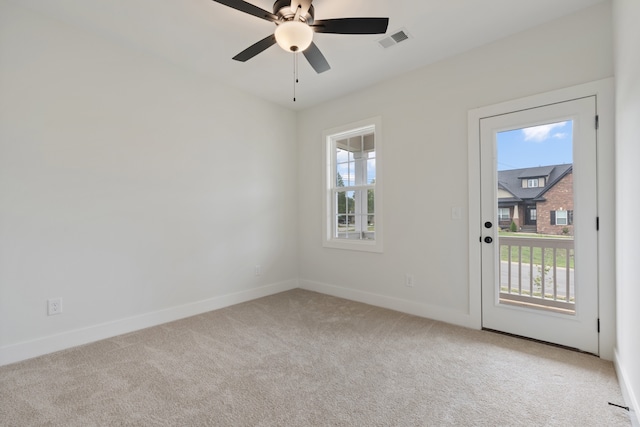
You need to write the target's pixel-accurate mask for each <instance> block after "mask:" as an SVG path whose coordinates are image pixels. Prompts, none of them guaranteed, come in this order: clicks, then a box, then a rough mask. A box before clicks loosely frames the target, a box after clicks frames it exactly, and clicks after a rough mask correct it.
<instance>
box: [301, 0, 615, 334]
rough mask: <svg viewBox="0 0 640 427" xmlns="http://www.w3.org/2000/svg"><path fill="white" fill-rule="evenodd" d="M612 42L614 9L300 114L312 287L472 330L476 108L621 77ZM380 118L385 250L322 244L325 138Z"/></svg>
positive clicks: (307, 277) (307, 276)
mask: <svg viewBox="0 0 640 427" xmlns="http://www.w3.org/2000/svg"><path fill="white" fill-rule="evenodd" d="M611 43H612V28H611V4H610V3H609V2H605V3H601V4H599V5H597V6H595V7H592V8H590V9H587V10H585V11H583V12H580V13H578V14H576V15H572V16H569V17H566V18H563V19H561V20H558V21H555V22H552V23H549V24H547V25H544V26H541V27H538V28H535V29H532V30H530V31H526V32H523V33H521V34H518V35H515V36H512V37H509V38H506V39H503V40H501V41H498V42H496V43H493V44H490V45H487V46H484V47H481V48H478V49H475V50H472V51H469V52H467V53H465V54H462V55H459V56H456V57H453V58H450V59H448V60H444V61H442V62H439V63H437V64H434V65H431V66H428V67H425V68H422V69H419V70H416V71H415V72H412V73H409V74H407V75H404V76H402V77H401V78H397V79H394V80H391V81H388V82H386V83H384V84H380V85H377V86H375V87H372V88H370V89H368V90H365V91H362V92H358V93H354V94H351V95H349V96H345V97H344V98H342V99H338V100H335V101H332V102H328V103H326V104H323V105H321V106H319V107H316V108H313V109H309V110H306V111H304V112H302V113H300V114H299V116H298V117H299V118H298V129H299V132H298V135H299V139H300V148H299V150H300V157H299V158H300V170H301V171H303V170H304V171H305V173H304V174H301V183H300V190H299V191H300V195H299V197H300V240H299V248H300V263H299V265H300V278H301V285H302V286H303V287H305V288H309V289H315V290H319V291H322V292H328V293H332V294H335V295H339V296H344V297H349V298H353V299H357V300H361V301H365V302H370V303H375V304H380V305H384V306H387V307H392V308H396V309H399V310H403V311H407V312H411V313H415V314H419V315H423V316H428V317H432V318H436V319H440V320H444V321H448V322H452V323H457V324H461V325H472V324H473V322H472V320H473V319H472V318H471V316H470V300H469V280H470V278H469V268H468V265H469V260H468V249H469V237H468V222H467V215H466V214H467V212H468V209H469V203H468V198H467V197H468V192H469V188H468V187H469V185H468V171H467V155H468V150H467V113H468V111H469V110H471V109H474V108H477V107H481V106H486V105H491V104H495V103H498V102H502V101H506V100H511V99H516V98H520V97H524V96H528V95H532V94H537V93H541V92H546V91H550V90H554V89H559V88H564V87H568V86H573V85H576V84H580V83H585V82H589V81H594V80H599V79H602V78H606V77H611V76H612V75H613V59H612V52H611ZM378 115H380V116H381V117H382V129H383V138H384V152H383V153H382V156H384V171H383V173H384V197H385V200H384V202H385V203H384V207H383V209H384V220H385V224H384V230H385V236H384V245H385V248H384V253H383V254H371V253H364V252H362V253H358V252H349V251H342V250H335V249H329V248H323V247H322V240H321V239H322V235H321V231H320V230H321V225H322V215H323V212H322V207H321V206H322V197H323V193H322V181H321V175H322V167H323V164H322V147H323V141H322V139H321V135H322V131H323V130H324V129H328V128H332V127H336V126H340V125H344V124H347V123H349V122H354V121H357V120H360V119H363V118H367V117H372V116H378ZM606 172H608V173H609V174H612V171H611V170H609V171H605V173H606ZM610 191H611V190H610ZM452 207H462V208H463V213H464V215H463V218H462V219H461V220H452V219H451V209H452ZM405 273H412V274H414V275H415V281H416V286H415V287H414V288H408V287H405V286H404V275H405ZM607 285H608V286H609V287H610V288H611V289H610V291H611V293H613V290H612V287H613V284H612V281H609V282H608V283H607Z"/></svg>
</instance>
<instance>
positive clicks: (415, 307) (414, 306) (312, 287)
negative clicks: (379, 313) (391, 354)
mask: <svg viewBox="0 0 640 427" xmlns="http://www.w3.org/2000/svg"><path fill="white" fill-rule="evenodd" d="M299 285H300V289H306V290H308V291H314V292H319V293H321V294H327V295H331V296H334V297H339V298H344V299H348V300H351V301H357V302H361V303H365V304H370V305H374V306H376V307H382V308H388V309H390V310H395V311H399V312H402V313H407V314H412V315H414V316H419V317H425V318H428V319H433V320H439V321H441V322H445V323H451V324H453V325H458V326H464V327H466V328H472V329H477V327H476V326H475V323H474V322H473V320H472V319H471V316H470V315H469V314H468V313H462V312H460V311H455V310H449V309H446V308H442V307H436V306H433V305H428V304H422V303H418V302H415V301H409V300H404V299H400V298H394V297H390V296H386V295H379V294H373V293H370V292H364V291H358V290H354V289H349V288H343V287H340V286H335V285H329V284H326V283H320V282H313V281H310V280H302V279H300V280H299Z"/></svg>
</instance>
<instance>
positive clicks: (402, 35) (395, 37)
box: [378, 29, 410, 49]
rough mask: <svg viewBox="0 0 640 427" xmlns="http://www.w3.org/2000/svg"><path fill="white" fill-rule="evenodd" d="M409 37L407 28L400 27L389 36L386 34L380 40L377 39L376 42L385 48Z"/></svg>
mask: <svg viewBox="0 0 640 427" xmlns="http://www.w3.org/2000/svg"><path fill="white" fill-rule="evenodd" d="M409 38H410V36H409V33H408V32H407V30H404V29H401V30H397V31H395V32H394V33H393V34H391V35H390V36H387V37H385V38H383V39H381V40H378V44H380V46H382V47H383V48H385V49H387V48H390V47H391V46H395V45H397V44H398V43H400V42H403V41H405V40H407V39H409Z"/></svg>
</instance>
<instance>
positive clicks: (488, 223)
mask: <svg viewBox="0 0 640 427" xmlns="http://www.w3.org/2000/svg"><path fill="white" fill-rule="evenodd" d="M491 227H493V224H491V221H487V222H485V223H484V228H491Z"/></svg>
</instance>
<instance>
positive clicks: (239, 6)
mask: <svg viewBox="0 0 640 427" xmlns="http://www.w3.org/2000/svg"><path fill="white" fill-rule="evenodd" d="M213 1H215V2H216V3H220V4H223V5H225V6H229V7H231V8H233V9H236V10H239V11H240V12H244V13H248V14H249V15H253V16H257V17H258V18H261V19H264V20H267V21H270V22H276V21H277V20H278V17H277V16H276V15H274V14H273V13H271V12H268V11H266V10H264V9H261V8H259V7H258V6H254V5H252V4H251V3H247V2H246V1H243V0H213Z"/></svg>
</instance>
